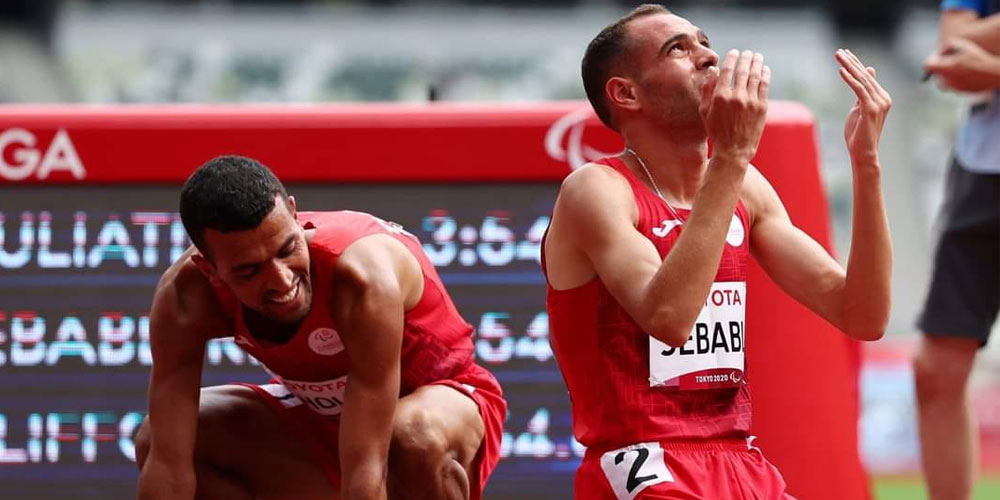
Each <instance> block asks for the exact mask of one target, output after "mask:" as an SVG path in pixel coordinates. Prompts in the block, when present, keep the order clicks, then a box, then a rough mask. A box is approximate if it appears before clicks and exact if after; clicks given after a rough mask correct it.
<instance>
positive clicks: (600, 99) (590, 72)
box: [580, 3, 670, 130]
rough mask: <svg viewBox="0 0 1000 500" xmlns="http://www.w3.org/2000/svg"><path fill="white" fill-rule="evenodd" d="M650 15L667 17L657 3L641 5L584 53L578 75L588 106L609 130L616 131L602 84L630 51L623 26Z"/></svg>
mask: <svg viewBox="0 0 1000 500" xmlns="http://www.w3.org/2000/svg"><path fill="white" fill-rule="evenodd" d="M653 14H670V11H669V10H667V8H666V7H664V6H662V5H657V4H648V3H647V4H642V5H640V6H638V7H636V8H635V9H632V11H631V12H629V13H628V14H625V15H624V16H622V17H621V18H619V19H618V20H617V21H615V22H613V23H611V24H609V25H607V26H605V27H604V29H602V30H601V32H600V33H598V34H597V36H595V37H594V39H593V40H591V41H590V44H589V45H587V51H586V52H585V53H584V54H583V62H582V63H581V65H580V66H581V68H580V69H581V71H580V72H581V73H582V74H583V90H584V91H585V92H586V93H587V99H588V100H590V105H591V106H593V107H594V111H595V112H596V113H597V117H598V118H600V119H601V121H602V122H604V124H605V125H607V126H608V127H609V128H611V129H613V130H618V127H617V125H616V124H615V123H614V120H613V119H612V117H611V109H610V108H609V107H608V101H607V99H606V98H605V96H604V85H605V83H607V81H608V78H610V77H611V74H612V72H614V71H616V70H618V69H619V66H618V64H619V62H620V61H621V60H622V59H623V58H624V56H627V53H628V51H629V50H630V49H631V47H630V42H629V39H628V34H627V33H626V32H625V27H626V26H627V25H628V23H629V22H631V21H632V20H634V19H638V18H640V17H645V16H650V15H653Z"/></svg>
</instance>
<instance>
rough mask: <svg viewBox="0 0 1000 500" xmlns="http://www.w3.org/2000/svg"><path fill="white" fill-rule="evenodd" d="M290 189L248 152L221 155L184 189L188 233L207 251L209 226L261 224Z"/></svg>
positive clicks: (242, 227)
mask: <svg viewBox="0 0 1000 500" xmlns="http://www.w3.org/2000/svg"><path fill="white" fill-rule="evenodd" d="M277 196H281V199H282V200H285V201H286V202H287V200H288V193H286V192H285V187H284V186H283V185H282V184H281V181H279V180H278V178H277V177H275V176H274V174H273V173H271V171H270V170H269V169H268V168H267V167H265V166H264V165H262V164H261V163H260V162H258V161H257V160H254V159H252V158H247V157H245V156H235V155H229V156H219V157H217V158H212V159H211V160H209V161H207V162H206V163H205V164H204V165H202V166H200V167H198V169H197V170H195V171H194V173H193V174H191V177H188V180H187V182H185V183H184V187H183V188H182V189H181V201H180V212H181V222H183V223H184V229H185V230H187V233H188V237H190V238H191V242H192V243H194V245H195V246H196V247H198V249H199V250H201V252H202V254H205V255H206V256H207V255H208V254H207V248H206V245H205V230H206V229H214V230H216V231H221V232H224V233H227V232H232V231H245V230H247V229H253V228H255V227H257V226H259V225H260V223H261V221H263V220H264V218H265V217H267V214H269V213H271V210H274V200H275V198H276V197H277Z"/></svg>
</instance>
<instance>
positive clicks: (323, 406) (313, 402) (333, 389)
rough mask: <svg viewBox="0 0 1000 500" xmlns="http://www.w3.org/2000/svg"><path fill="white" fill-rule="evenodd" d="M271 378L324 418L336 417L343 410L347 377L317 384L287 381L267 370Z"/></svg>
mask: <svg viewBox="0 0 1000 500" xmlns="http://www.w3.org/2000/svg"><path fill="white" fill-rule="evenodd" d="M267 372H268V373H270V374H271V376H272V377H274V378H275V379H277V380H278V381H280V382H281V384H282V385H284V386H285V388H287V389H288V391H289V392H291V393H292V394H294V395H295V397H297V398H299V400H301V401H302V403H303V404H305V405H306V406H308V407H309V408H311V409H312V411H314V412H316V413H319V414H320V415H325V416H330V417H332V416H338V415H340V412H341V411H342V410H343V405H344V393H345V392H346V390H347V375H344V376H343V377H340V378H335V379H333V380H326V381H318V382H303V381H299V380H289V379H287V378H283V377H281V376H280V375H278V374H276V373H274V372H272V371H270V370H267Z"/></svg>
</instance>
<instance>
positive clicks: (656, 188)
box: [625, 146, 684, 223]
mask: <svg viewBox="0 0 1000 500" xmlns="http://www.w3.org/2000/svg"><path fill="white" fill-rule="evenodd" d="M625 152H626V153H628V154H630V155H632V156H633V157H635V161H637V162H639V166H640V167H642V171H643V172H645V173H646V178H648V179H649V183H650V184H652V185H653V191H656V196H659V197H660V199H661V200H663V204H664V205H666V206H667V209H668V210H670V213H671V214H672V215H673V216H674V218H675V219H677V221H678V222H681V223H683V222H684V219H681V215H680V214H678V213H677V210H674V207H673V206H672V205H670V202H668V201H667V199H666V198H664V196H663V192H661V191H660V188H659V186H657V185H656V180H655V179H653V174H652V173H650V172H649V168H647V167H646V162H644V161H642V157H641V156H639V153H636V152H635V150H634V149H632V148H630V147H628V146H626V147H625Z"/></svg>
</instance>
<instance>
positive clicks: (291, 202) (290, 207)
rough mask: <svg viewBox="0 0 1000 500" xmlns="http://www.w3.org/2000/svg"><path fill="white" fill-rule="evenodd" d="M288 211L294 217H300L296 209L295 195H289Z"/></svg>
mask: <svg viewBox="0 0 1000 500" xmlns="http://www.w3.org/2000/svg"><path fill="white" fill-rule="evenodd" d="M288 212H289V213H291V214H292V218H293V219H298V218H299V217H298V213H296V211H295V197H294V196H289V197H288Z"/></svg>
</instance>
